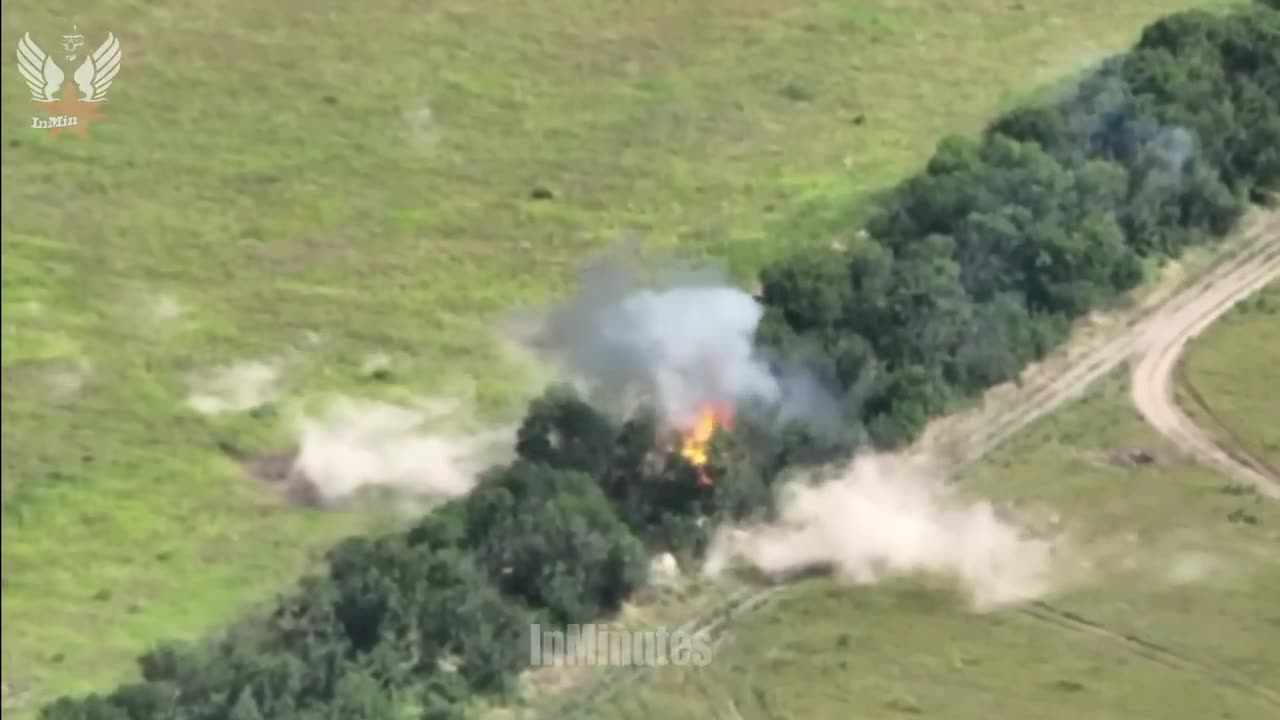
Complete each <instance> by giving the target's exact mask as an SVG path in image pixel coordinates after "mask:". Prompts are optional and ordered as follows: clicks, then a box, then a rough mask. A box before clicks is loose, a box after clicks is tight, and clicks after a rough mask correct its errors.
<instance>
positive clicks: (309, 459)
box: [292, 399, 511, 504]
mask: <svg viewBox="0 0 1280 720" xmlns="http://www.w3.org/2000/svg"><path fill="white" fill-rule="evenodd" d="M432 417H433V413H432V412H430V411H428V410H416V409H410V408H405V407H401V406H398V405H389V404H385V403H377V402H364V401H355V400H349V399H344V400H341V401H338V402H336V403H334V404H333V405H332V406H331V407H330V408H329V409H328V411H327V412H326V413H325V414H323V415H321V416H319V417H307V418H303V419H302V420H301V422H300V428H299V429H300V440H299V448H298V455H297V458H296V459H295V460H294V464H293V468H292V474H293V476H294V477H295V478H297V479H299V480H301V481H303V482H305V483H307V485H308V486H309V489H310V490H312V491H314V494H315V496H316V498H317V499H318V500H319V501H321V502H322V503H324V504H332V503H337V502H341V501H343V500H346V499H348V498H350V497H353V496H354V495H356V494H357V493H358V492H360V491H361V490H363V489H366V488H382V489H390V490H396V491H399V492H403V493H406V494H409V495H415V496H422V497H425V498H451V497H457V496H459V495H463V494H465V493H467V492H468V491H469V490H471V488H472V486H473V485H474V484H475V480H476V475H477V473H479V472H480V471H481V470H483V469H484V468H485V467H488V466H489V465H490V464H492V463H493V462H494V461H495V459H497V456H500V455H502V454H503V453H504V452H506V451H507V447H508V446H509V445H510V442H511V432H510V431H509V429H504V430H500V431H499V430H495V431H488V432H481V433H470V434H466V435H463V434H450V433H444V432H435V431H432V430H430V429H427V427H426V425H427V423H428V422H429V421H430V420H431V419H432Z"/></svg>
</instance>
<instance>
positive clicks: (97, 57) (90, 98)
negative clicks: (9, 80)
mask: <svg viewBox="0 0 1280 720" xmlns="http://www.w3.org/2000/svg"><path fill="white" fill-rule="evenodd" d="M118 72H120V41H119V40H117V39H116V36H115V34H114V33H107V39H106V40H104V41H103V43H102V44H101V45H99V46H98V49H97V50H94V51H93V54H92V55H90V56H89V57H87V58H85V59H84V62H83V63H81V64H80V67H78V68H76V72H75V75H73V76H72V78H73V79H74V80H75V81H76V86H77V87H79V88H80V93H81V95H83V97H81V98H80V100H81V101H82V102H102V101H104V100H106V99H107V88H110V87H111V81H112V80H114V79H115V77H116V73H118ZM58 76H59V77H61V76H62V71H61V70H59V71H58ZM27 82H30V80H28V81H27Z"/></svg>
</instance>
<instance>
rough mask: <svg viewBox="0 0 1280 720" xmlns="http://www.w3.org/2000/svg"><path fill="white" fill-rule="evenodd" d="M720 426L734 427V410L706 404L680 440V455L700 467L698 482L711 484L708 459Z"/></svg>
mask: <svg viewBox="0 0 1280 720" xmlns="http://www.w3.org/2000/svg"><path fill="white" fill-rule="evenodd" d="M720 428H725V429H732V428H733V412H732V411H731V410H730V409H729V408H727V407H724V406H720V405H706V406H704V407H703V408H702V409H700V410H699V411H698V417H697V420H696V421H695V422H694V424H693V427H692V428H690V429H689V431H688V432H687V433H685V435H684V437H683V438H682V439H681V441H680V455H681V456H682V457H684V459H685V460H688V461H689V463H690V464H691V465H693V466H694V467H696V468H697V469H698V482H699V483H701V484H703V485H711V484H712V480H711V476H710V475H709V474H707V461H708V460H709V459H710V446H711V438H712V437H714V436H715V434H716V430H718V429H720Z"/></svg>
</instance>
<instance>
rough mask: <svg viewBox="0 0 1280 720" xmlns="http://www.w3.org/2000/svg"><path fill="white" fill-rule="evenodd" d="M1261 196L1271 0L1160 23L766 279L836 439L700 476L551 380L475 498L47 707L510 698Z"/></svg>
mask: <svg viewBox="0 0 1280 720" xmlns="http://www.w3.org/2000/svg"><path fill="white" fill-rule="evenodd" d="M1277 190H1280V2H1277V0H1261V2H1259V3H1257V4H1255V5H1253V6H1249V7H1247V8H1239V9H1237V10H1235V11H1233V12H1232V13H1230V14H1227V15H1214V14H1209V13H1205V12H1186V13H1180V14H1176V15H1172V16H1169V17H1166V18H1164V19H1162V20H1159V21H1157V22H1155V23H1153V24H1152V25H1150V26H1149V27H1147V28H1146V30H1145V31H1144V32H1143V34H1142V36H1141V38H1140V40H1139V42H1138V43H1137V45H1136V46H1135V47H1134V48H1133V49H1132V50H1131V51H1130V52H1128V53H1126V54H1124V55H1121V56H1118V57H1115V58H1113V59H1111V60H1108V61H1107V62H1105V63H1103V64H1102V65H1101V66H1100V67H1099V68H1097V69H1096V70H1095V71H1094V72H1092V73H1091V74H1090V75H1089V76H1088V77H1087V78H1086V79H1084V80H1083V81H1082V83H1081V84H1080V85H1079V87H1078V88H1076V89H1075V90H1074V91H1073V92H1072V93H1071V94H1070V95H1069V96H1068V97H1065V98H1063V99H1060V100H1058V101H1056V102H1053V103H1048V104H1042V105H1036V106H1031V107H1026V108H1021V109H1017V110H1014V111H1012V112H1009V113H1007V114H1005V115H1004V116H1002V117H1000V118H998V119H997V120H996V121H995V122H993V123H992V124H991V125H990V126H989V127H988V128H987V129H986V130H985V131H984V132H983V133H982V134H981V136H980V137H978V138H976V139H969V138H948V139H946V140H944V141H943V142H942V143H940V144H939V146H938V148H937V151H936V152H935V154H934V155H933V157H932V159H931V160H930V161H929V162H928V164H927V166H926V167H925V168H924V169H923V170H922V171H921V172H920V173H919V174H917V175H916V176H914V177H912V178H910V179H908V180H907V181H906V182H904V183H902V184H901V185H900V186H899V187H897V188H894V189H893V190H892V191H891V192H889V193H888V194H887V195H886V196H885V197H884V198H883V200H882V201H880V203H879V205H878V209H877V210H876V212H875V213H874V215H873V217H872V219H871V220H870V222H869V223H868V224H867V227H866V232H865V234H861V235H859V236H858V237H857V238H856V239H855V240H854V241H853V242H852V243H851V244H850V245H849V246H848V247H847V248H846V249H845V250H843V251H840V252H838V253H837V252H834V251H831V250H827V249H814V248H806V249H802V250H798V251H796V252H795V253H793V254H791V255H790V256H788V257H785V258H783V259H782V260H779V261H777V262H775V263H773V264H771V265H770V266H768V267H766V268H765V269H764V270H763V271H762V273H761V286H762V297H763V303H764V305H765V307H766V313H765V316H764V319H763V321H762V323H761V326H760V328H759V331H758V338H757V339H758V342H759V343H760V344H761V345H762V346H767V347H770V348H772V349H774V350H776V351H777V354H778V357H779V358H780V361H785V362H799V363H802V364H804V365H805V366H807V367H808V368H809V369H810V370H812V371H813V372H815V373H817V374H818V375H819V376H820V377H822V378H824V379H825V380H826V381H827V382H828V384H829V385H830V386H831V387H833V388H836V390H835V392H836V393H837V395H838V396H839V399H840V402H841V408H842V413H843V417H844V419H845V421H846V423H845V425H846V428H845V431H843V432H841V433H837V434H835V435H832V434H829V433H823V434H819V433H816V432H814V431H812V429H810V428H807V427H805V426H802V425H796V424H793V425H791V426H788V427H786V428H785V429H784V430H782V431H779V430H778V429H777V427H776V425H775V424H774V423H773V422H772V421H771V420H770V419H769V418H767V417H764V416H763V415H757V414H754V413H750V412H745V413H742V414H741V415H740V420H739V421H738V422H737V423H736V424H735V428H734V430H733V431H732V432H727V433H721V434H719V435H717V436H716V438H715V440H714V442H713V447H712V453H711V457H712V459H711V462H710V466H709V468H708V469H707V470H706V472H708V473H710V474H711V476H712V477H714V479H715V482H714V483H713V484H706V483H699V482H698V481H697V480H698V473H697V470H695V469H694V468H693V467H691V466H690V465H689V464H688V463H687V462H686V461H685V460H684V459H683V458H682V457H681V456H680V455H679V453H678V452H675V451H674V450H663V449H662V448H663V447H664V440H663V438H662V435H661V432H662V431H661V427H660V423H659V421H658V418H657V416H656V415H655V414H654V413H652V412H640V413H638V414H637V415H635V416H633V417H630V418H627V419H625V420H621V421H619V420H615V419H612V418H610V417H608V416H606V415H604V414H602V413H601V412H599V411H597V410H596V409H595V408H593V407H592V406H591V405H590V404H589V403H587V402H586V401H585V400H583V399H582V398H581V397H579V396H577V395H576V394H575V393H574V392H573V391H572V390H570V389H568V388H563V387H555V388H551V389H550V390H548V391H547V392H546V393H545V394H544V395H542V396H541V397H539V398H538V399H536V400H535V401H534V402H533V403H532V404H531V405H530V407H529V410H528V413H527V414H526V417H525V418H524V420H523V422H522V424H521V426H520V428H519V431H518V433H517V446H516V450H517V459H516V460H515V461H513V462H512V463H510V464H507V465H505V466H501V467H496V468H493V469H491V470H490V471H488V472H487V473H485V474H484V475H483V476H482V477H481V478H480V480H479V483H478V484H477V486H476V489H475V490H474V491H473V492H472V493H471V494H470V495H469V496H467V497H465V498H460V499H457V500H453V501H451V502H448V503H446V504H444V505H442V506H440V507H438V508H436V509H435V510H433V511H432V512H431V513H429V514H427V515H425V516H424V517H422V518H420V519H419V520H418V521H417V522H416V523H415V524H413V525H412V526H411V527H409V528H407V529H404V530H399V531H395V532H391V533H388V534H385V535H380V536H376V537H356V538H352V539H348V540H346V541H344V542H342V543H340V544H339V545H337V546H336V547H334V548H333V549H332V550H331V551H330V552H329V553H328V554H327V555H326V558H325V562H324V563H323V568H322V571H320V572H318V573H317V574H315V575H312V576H309V577H307V578H305V579H303V580H302V581H301V582H300V583H299V584H298V586H297V587H296V588H294V589H293V590H291V591H289V592H288V593H286V594H284V595H283V596H281V597H279V598H278V599H277V600H276V601H275V602H274V603H273V604H272V606H271V607H270V608H269V609H268V610H266V611H263V612H259V613H256V614H253V615H251V616H248V617H245V618H244V619H242V620H241V621H239V622H237V623H236V624H234V625H233V626H232V627H230V628H229V629H228V630H227V631H225V632H224V633H222V634H220V635H219V636H217V637H214V638H210V639H208V640H205V641H202V642H198V643H166V644H162V645H160V646H158V647H156V648H153V649H152V650H150V651H148V652H147V653H145V654H144V655H143V656H142V657H141V658H140V659H139V668H140V671H141V678H140V679H139V680H137V681H133V682H129V683H126V684H124V685H121V686H119V687H118V688H116V689H115V690H113V691H111V692H109V693H107V694H101V695H97V694H95V695H90V696H87V697H81V698H60V699H58V700H56V701H54V702H53V703H51V704H50V705H48V706H46V707H45V708H44V709H43V710H42V712H41V717H42V718H43V720H144V719H145V720H152V719H154V718H163V719H171V720H260V719H270V720H328V719H332V720H390V719H392V718H408V717H413V718H422V719H423V720H445V719H449V718H464V717H468V716H470V715H471V714H473V713H474V712H476V711H477V710H479V709H480V708H481V707H482V706H483V704H484V703H486V702H492V701H495V700H500V699H503V698H509V697H511V695H512V693H514V692H515V691H516V687H517V677H518V675H519V673H520V672H521V671H523V670H524V669H526V667H527V663H528V661H529V658H528V657H527V648H528V642H527V638H526V637H525V633H527V632H528V628H529V625H530V624H531V623H534V622H541V623H544V624H546V623H553V624H554V623H560V624H563V623H573V622H584V621H588V620H591V619H593V618H598V617H600V616H601V615H605V614H608V613H610V612H613V611H616V610H617V609H618V608H619V606H620V604H621V603H622V602H623V601H624V600H625V599H626V598H627V597H628V596H629V595H630V594H631V593H632V592H633V591H634V590H635V589H636V588H637V587H639V585H640V584H641V583H643V582H644V580H645V574H646V558H647V557H648V555H649V553H651V552H653V551H656V550H668V551H671V552H674V553H676V554H677V555H678V556H680V557H683V558H686V559H696V558H697V557H698V556H699V555H700V554H701V553H702V552H703V551H704V550H705V548H706V544H707V542H708V541H709V535H708V533H709V532H710V529H711V528H713V527H715V526H716V525H717V524H719V523H720V522H722V521H724V520H736V519H742V518H746V517H752V516H760V515H767V514H768V513H769V512H770V511H771V500H772V498H773V492H772V490H773V487H772V486H773V485H774V483H775V482H776V481H777V479H778V478H779V477H780V475H781V474H782V472H783V471H784V470H785V469H787V468H789V467H794V466H796V465H801V464H807V463H816V462H822V461H825V460H829V459H832V458H835V457H838V456H841V455H843V454H845V453H847V452H848V451H849V450H851V449H852V448H853V447H856V446H857V445H859V444H866V443H871V444H874V445H876V446H879V447H884V446H889V447H891V446H895V445H899V444H902V443H906V442H908V441H910V440H911V439H912V438H914V437H915V436H916V435H917V434H918V433H919V431H920V430H921V429H922V427H923V426H924V423H925V422H926V421H927V420H928V419H929V418H931V417H933V416H936V415H938V414H939V413H941V412H944V411H946V410H947V409H948V408H950V407H952V406H953V405H955V404H956V403H957V402H960V401H962V400H964V399H965V398H968V397H972V396H973V395H975V394H976V393H978V392H980V391H981V390H983V389H985V388H987V387H990V386H991V385H993V384H996V383H999V382H1002V381H1005V380H1008V379H1011V378H1016V377H1017V375H1018V373H1019V371H1020V369H1021V368H1023V367H1024V366H1025V365H1026V364H1027V363H1029V362H1031V361H1033V360H1035V359H1037V358H1039V357H1041V356H1043V355H1044V354H1045V353H1046V352H1048V351H1049V350H1050V349H1051V348H1052V347H1054V346H1055V345H1056V344H1057V343H1058V342H1060V341H1061V340H1062V339H1063V337H1064V336H1065V333H1066V332H1067V329H1068V327H1069V325H1070V322H1071V321H1072V320H1073V319H1074V318H1076V317H1078V316H1080V315H1081V314H1082V313H1085V312H1088V311H1089V310H1091V309H1094V308H1097V307H1098V306H1099V305H1101V304H1103V303H1106V302H1108V301H1109V300H1111V299H1113V298H1115V297H1117V296H1118V295H1119V294H1121V293H1123V292H1124V291H1125V290H1127V289H1130V288H1132V287H1133V286H1134V285H1135V284H1136V283H1138V282H1139V281H1140V279H1141V278H1142V276H1143V272H1144V268H1145V267H1147V266H1149V265H1150V264H1152V263H1154V262H1158V261H1159V260H1160V259H1161V258H1164V257H1169V256H1173V255H1175V254H1177V253H1178V252H1180V251H1181V250H1183V249H1184V248H1186V247H1187V246H1189V245H1192V244H1195V243H1203V242H1210V241H1212V240H1213V239H1215V238H1219V237H1221V236H1222V235H1223V234H1225V233H1226V232H1227V231H1228V230H1229V229H1230V228H1231V227H1232V226H1233V224H1234V223H1235V222H1236V220H1237V219H1238V218H1239V217H1240V215H1241V213H1242V212H1243V211H1244V209H1245V208H1246V207H1247V205H1248V203H1249V202H1250V201H1251V200H1259V199H1261V198H1263V197H1264V196H1265V194H1266V193H1268V192H1274V191H1277ZM655 448H658V449H657V450H655Z"/></svg>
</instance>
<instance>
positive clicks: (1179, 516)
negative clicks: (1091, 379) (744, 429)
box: [580, 376, 1280, 720]
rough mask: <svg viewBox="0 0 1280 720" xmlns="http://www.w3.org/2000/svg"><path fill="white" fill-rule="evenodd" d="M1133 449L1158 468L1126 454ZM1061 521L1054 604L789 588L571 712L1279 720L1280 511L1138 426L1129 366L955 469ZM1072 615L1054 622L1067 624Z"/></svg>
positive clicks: (897, 590)
mask: <svg viewBox="0 0 1280 720" xmlns="http://www.w3.org/2000/svg"><path fill="white" fill-rule="evenodd" d="M1139 448H1140V449H1143V450H1146V451H1148V452H1150V453H1152V454H1153V455H1154V456H1155V457H1156V462H1155V463H1154V464H1151V465H1143V466H1131V465H1126V464H1123V463H1117V462H1116V461H1115V460H1113V459H1112V455H1113V453H1114V452H1115V451H1117V450H1132V449H1139ZM959 487H960V489H961V492H962V493H964V494H967V495H971V496H973V497H983V498H990V499H993V500H996V501H997V502H999V503H1001V504H1005V503H1008V504H1010V505H1011V506H1012V507H1014V508H1016V509H1017V511H1020V512H1023V513H1025V515H1026V516H1027V517H1032V516H1035V517H1041V518H1043V517H1045V516H1046V514H1047V513H1050V512H1051V513H1056V514H1058V516H1059V517H1060V524H1061V527H1062V528H1063V530H1064V537H1066V538H1067V541H1066V543H1065V544H1064V545H1063V547H1064V548H1065V550H1064V551H1063V552H1064V555H1063V557H1065V558H1070V559H1071V560H1072V564H1074V562H1075V561H1087V562H1089V563H1090V564H1091V565H1092V568H1093V569H1092V570H1091V571H1089V572H1088V573H1087V574H1085V575H1083V576H1080V577H1077V578H1075V579H1073V580H1071V581H1069V582H1065V583H1064V585H1063V586H1062V587H1061V588H1059V590H1058V591H1057V592H1055V593H1054V594H1053V595H1051V596H1049V597H1047V598H1046V599H1045V601H1046V603H1047V605H1046V606H1036V605H1033V606H1031V607H1024V608H1018V609H1010V610H1000V611H995V612H990V613H985V614H975V613H972V612H970V611H969V610H968V609H967V606H966V605H965V603H964V602H963V601H962V600H961V599H959V598H957V597H956V596H955V595H954V594H953V593H951V592H950V591H949V590H948V589H947V588H946V587H945V586H940V585H938V584H937V583H935V582H924V581H914V580H901V581H897V582H892V583H888V584H885V585H881V586H876V587H851V586H845V585H841V584H839V583H838V582H836V581H834V580H831V579H817V580H809V581H804V582H801V583H798V584H796V585H794V586H792V587H789V588H787V589H785V590H783V592H782V593H781V595H780V596H779V597H778V598H777V599H776V600H774V601H773V602H771V603H770V604H768V605H767V606H765V607H764V609H762V610H760V611H759V612H757V613H755V614H754V615H749V616H746V617H744V618H742V619H739V620H737V621H736V622H735V623H734V624H733V625H732V628H731V629H730V630H729V631H728V633H727V634H726V635H725V636H724V638H723V640H722V641H721V644H720V645H719V646H718V647H717V648H716V651H715V656H714V659H713V661H712V662H711V664H710V665H708V666H707V667H706V668H701V669H699V668H683V669H681V668H674V667H667V668H661V669H651V670H643V671H641V674H640V676H639V677H636V678H635V679H634V680H632V681H631V682H630V683H629V684H627V685H623V686H620V687H619V689H618V690H617V691H616V692H614V693H613V694H611V695H606V694H602V695H600V696H599V697H602V698H604V699H603V700H600V701H598V704H597V705H596V706H595V707H594V708H593V709H592V710H591V711H586V712H582V713H581V714H580V716H581V717H599V718H610V719H613V718H647V717H673V718H686V717H687V718H706V717H717V718H735V719H742V720H756V719H761V720H767V719H771V718H790V717H857V718H872V719H877V718H886V719H887V718H908V717H923V718H928V717H944V718H947V719H948V720H970V719H972V720H985V719H986V718H993V717H1036V718H1062V719H1063V720H1067V719H1069V718H1081V717H1088V718H1098V719H1100V720H1101V719H1107V718H1115V719H1116V720H1137V719H1139V718H1151V719H1152V720H1166V719H1171V718H1186V719H1187V720H1202V719H1203V718H1234V719H1235V720H1253V719H1256V720H1263V719H1265V718H1271V717H1275V715H1276V708H1277V707H1278V706H1280V685H1277V683H1276V678H1277V677H1280V611H1277V609H1276V607H1275V605H1274V603H1272V601H1271V600H1272V598H1275V597H1276V594H1277V593H1280V557H1277V555H1276V553H1275V547H1276V543H1277V541H1278V540H1280V508H1278V507H1277V506H1276V505H1275V504H1274V503H1269V502H1266V501H1265V500H1263V499H1262V498H1260V497H1259V496H1257V495H1256V494H1253V493H1251V492H1250V491H1247V490H1245V489H1242V488H1240V487H1237V486H1233V485H1231V484H1230V483H1228V482H1227V481H1225V480H1224V479H1223V478H1221V477H1220V476H1218V475H1216V474H1215V473H1214V472H1213V471H1211V470H1207V469H1205V468H1203V467H1202V466H1200V465H1198V464H1195V463H1194V462H1193V461H1191V460H1189V459H1188V458H1186V457H1185V456H1183V455H1182V453H1180V452H1179V451H1178V450H1177V449H1176V448H1174V447H1171V446H1170V445H1168V444H1167V443H1166V442H1165V441H1164V440H1163V438H1161V437H1160V436H1159V435H1157V434H1156V433H1155V432H1154V431H1153V430H1151V429H1150V428H1148V427H1147V426H1146V425H1144V424H1143V422H1142V420H1141V418H1139V417H1138V416H1137V414H1136V412H1135V411H1134V410H1133V409H1132V408H1131V406H1130V405H1129V401H1128V395H1127V384H1126V382H1125V381H1124V378H1122V377H1119V376H1112V377H1110V378H1108V379H1107V380H1106V381H1104V382H1103V383H1100V385H1099V386H1098V387H1096V388H1095V389H1094V390H1093V391H1091V393H1090V395H1089V396H1087V397H1086V398H1085V399H1084V400H1082V401H1081V402H1080V403H1078V404H1076V405H1073V406H1071V407H1069V408H1067V409H1065V410H1063V411H1062V412H1060V413H1058V414H1056V415H1054V416H1050V417H1049V418H1047V419H1045V420H1042V421H1040V422H1038V423H1037V424H1035V425H1033V426H1032V427H1031V428H1030V429H1028V430H1027V431H1026V432H1025V433H1024V434H1023V435H1021V436H1020V437H1019V438H1018V439H1016V440H1015V441H1013V442H1012V443H1011V444H1010V445H1008V446H1006V447H1005V448H1004V449H1002V450H1001V451H999V452H997V453H995V454H993V455H992V456H991V457H990V458H989V459H987V460H985V461H984V462H983V463H982V464H981V465H979V466H977V467H976V468H975V469H973V470H972V471H971V472H969V473H967V474H966V476H965V477H963V478H962V479H961V485H960V486H959ZM1064 619H1065V622H1064Z"/></svg>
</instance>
